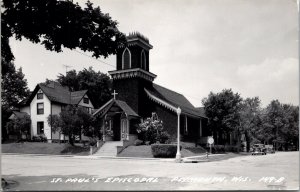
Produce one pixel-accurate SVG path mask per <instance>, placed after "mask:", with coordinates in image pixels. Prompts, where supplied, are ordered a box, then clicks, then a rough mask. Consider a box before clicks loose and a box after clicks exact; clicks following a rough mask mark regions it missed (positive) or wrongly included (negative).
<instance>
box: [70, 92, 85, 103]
mask: <svg viewBox="0 0 300 192" xmlns="http://www.w3.org/2000/svg"><path fill="white" fill-rule="evenodd" d="M86 93H87V90H82V91H74V92H71V103H72V104H78V103H79V102H80V101H81V99H82V98H83V97H84V95H85V94H86Z"/></svg>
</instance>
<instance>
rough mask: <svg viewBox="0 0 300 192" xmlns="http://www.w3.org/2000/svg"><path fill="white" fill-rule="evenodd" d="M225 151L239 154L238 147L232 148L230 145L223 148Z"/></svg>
mask: <svg viewBox="0 0 300 192" xmlns="http://www.w3.org/2000/svg"><path fill="white" fill-rule="evenodd" d="M225 151H226V152H234V153H237V152H239V147H237V146H232V145H226V146H225Z"/></svg>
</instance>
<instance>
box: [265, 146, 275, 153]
mask: <svg viewBox="0 0 300 192" xmlns="http://www.w3.org/2000/svg"><path fill="white" fill-rule="evenodd" d="M265 148H266V152H267V153H275V149H274V147H273V145H265Z"/></svg>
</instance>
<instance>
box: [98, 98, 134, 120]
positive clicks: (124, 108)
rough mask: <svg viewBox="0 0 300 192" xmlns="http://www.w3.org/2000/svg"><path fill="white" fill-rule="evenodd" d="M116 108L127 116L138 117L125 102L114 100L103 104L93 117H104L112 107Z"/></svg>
mask: <svg viewBox="0 0 300 192" xmlns="http://www.w3.org/2000/svg"><path fill="white" fill-rule="evenodd" d="M115 105H116V106H118V107H119V108H120V109H121V110H122V111H123V112H124V113H126V115H127V116H133V117H139V115H138V114H137V113H136V112H134V111H133V109H132V108H131V107H130V106H129V105H127V103H126V102H124V101H121V100H116V99H111V100H109V101H108V102H107V103H105V104H104V105H103V106H102V107H101V108H99V109H98V110H96V111H95V112H94V113H93V115H100V116H103V115H105V114H106V113H107V112H108V111H109V109H110V108H111V107H112V106H115Z"/></svg>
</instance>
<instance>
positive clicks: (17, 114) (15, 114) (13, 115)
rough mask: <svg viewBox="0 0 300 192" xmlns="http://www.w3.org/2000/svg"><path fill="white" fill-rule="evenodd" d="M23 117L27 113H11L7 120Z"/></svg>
mask: <svg viewBox="0 0 300 192" xmlns="http://www.w3.org/2000/svg"><path fill="white" fill-rule="evenodd" d="M25 115H27V113H25V112H19V111H13V112H12V114H11V116H10V117H9V119H13V118H15V117H16V118H23V117H24V116H25Z"/></svg>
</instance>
